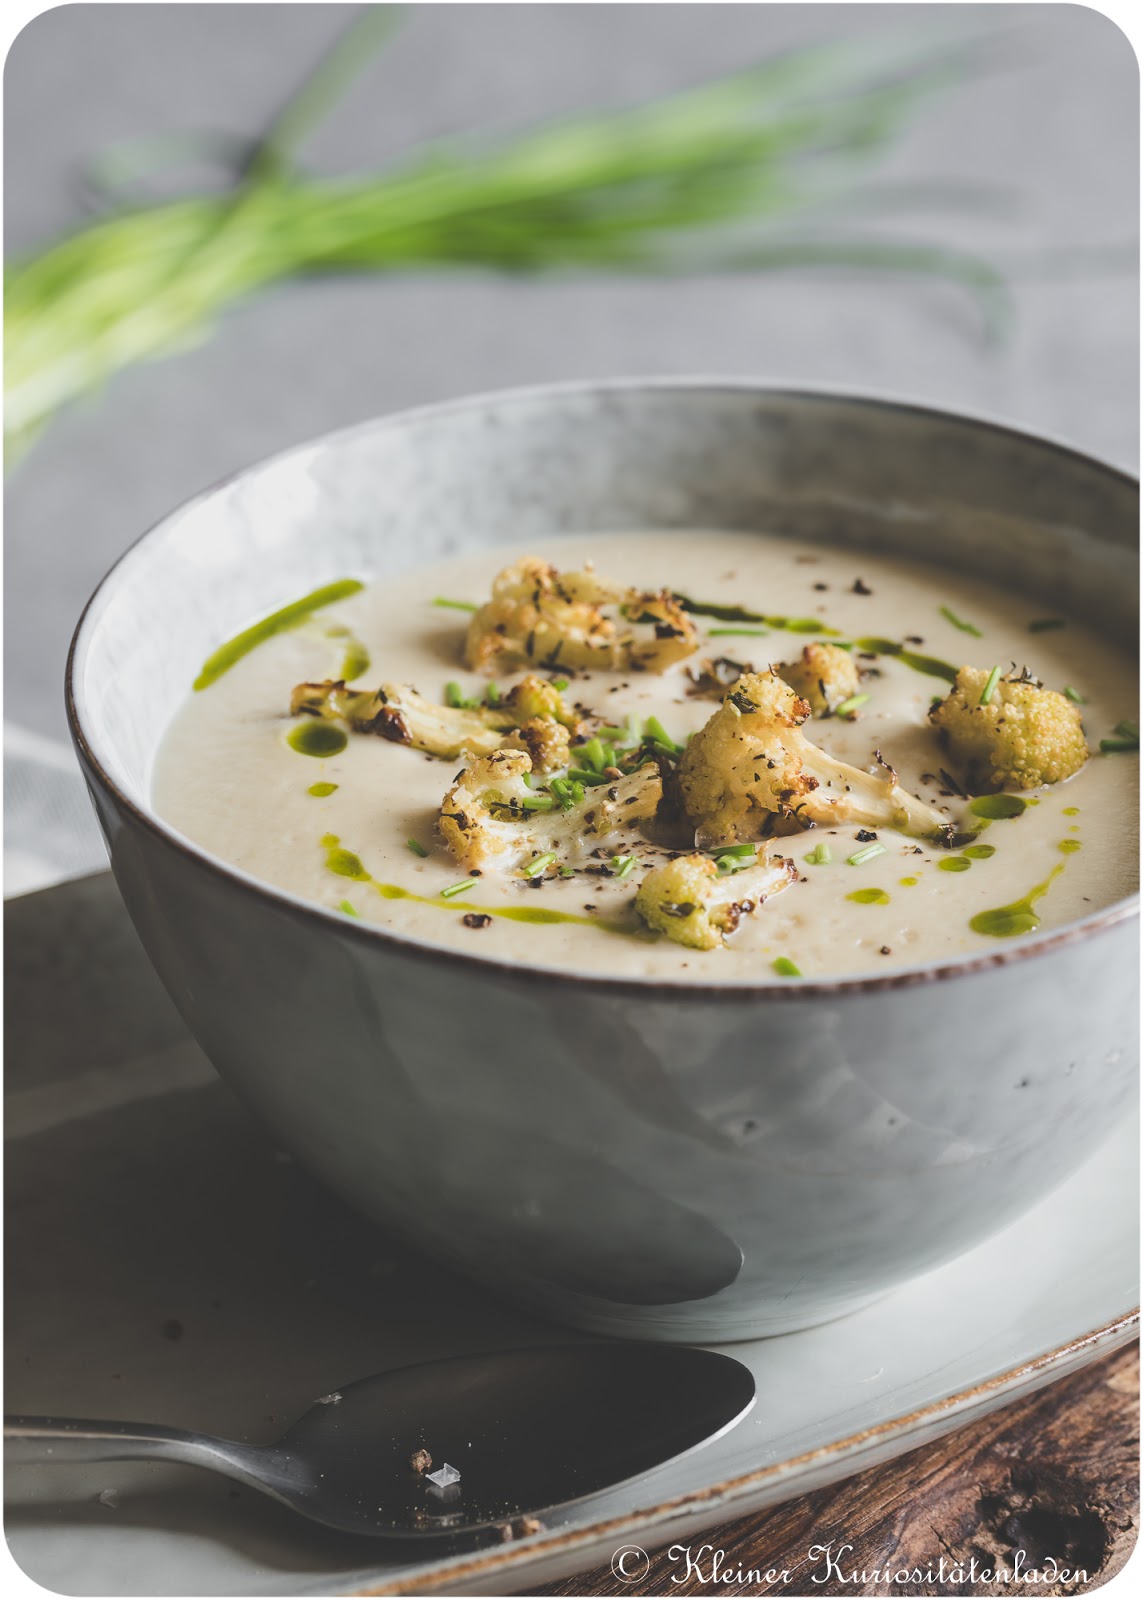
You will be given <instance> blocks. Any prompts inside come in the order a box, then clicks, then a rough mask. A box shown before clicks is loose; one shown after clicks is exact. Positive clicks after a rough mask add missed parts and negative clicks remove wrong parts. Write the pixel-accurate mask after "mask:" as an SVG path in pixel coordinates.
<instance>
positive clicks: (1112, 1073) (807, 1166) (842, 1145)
mask: <svg viewBox="0 0 1143 1600" xmlns="http://www.w3.org/2000/svg"><path fill="white" fill-rule="evenodd" d="M1137 516H1138V510H1137V487H1136V485H1135V484H1134V483H1133V482H1132V481H1131V480H1129V479H1128V478H1126V477H1124V476H1123V475H1121V474H1120V473H1118V472H1116V471H1114V470H1112V469H1111V468H1109V467H1106V466H1103V465H1100V464H1099V463H1097V462H1095V461H1092V460H1089V459H1087V458H1085V457H1083V456H1080V455H1077V454H1075V453H1074V452H1072V451H1070V450H1067V449H1065V448H1062V447H1061V446H1059V445H1055V444H1051V443H1049V442H1046V441H1043V440H1038V439H1034V438H1030V437H1027V436H1025V435H1022V434H1018V433H1014V432H1012V431H1010V430H1008V429H1005V428H1001V427H997V426H994V425H990V424H988V423H985V422H980V421H974V420H971V419H966V418H960V417H953V416H947V415H943V414H939V413H935V412H932V411H925V410H921V409H918V408H916V407H912V406H906V405H899V404H893V403H886V402H878V401H872V400H866V399H860V398H844V397H838V396H831V395H824V394H807V393H791V392H783V391H775V390H769V389H766V388H762V387H758V386H753V385H746V384H720V383H700V382H696V383H633V384H619V385H594V386H578V387H572V388H555V389H541V390H532V391H527V392H522V393H511V394H505V395H493V396H490V397H486V398H482V399H476V400H472V401H469V402H464V403H460V404H456V405H447V406H442V407H437V408H433V409H430V410H423V411H417V412H413V413H410V414H408V415H405V416H397V417H389V418H384V419H382V420H380V421H377V422H371V423H368V424H366V425H365V426H363V427H358V428H355V429H352V430H351V431H349V432H345V433H338V434H335V435H333V436H332V437H330V438H327V439H323V440H320V441H319V442H318V443H316V444H312V445H307V446H304V447H303V448H301V449H297V450H294V451H291V452H290V453H289V454H287V455H284V456H281V457H279V458H277V459H276V460H273V461H270V462H268V463H266V464H264V465H262V466H258V467H255V468H253V469H252V470H251V471H249V472H246V473H243V474H242V475H241V476H239V477H238V478H236V479H234V480H232V481H231V482H229V483H226V484H223V485H222V486H221V487H219V488H217V489H215V490H212V491H210V492H209V493H207V494H205V495H203V496H201V497H200V498H199V499H197V500H195V501H193V502H192V503H191V504H189V505H188V506H185V507H184V508H183V509H182V510H180V511H177V512H175V513H174V514H173V515H172V516H170V517H168V518H167V519H166V520H165V521H164V522H162V523H161V524H160V525H159V526H158V527H157V528H155V529H154V530H153V531H152V532H151V533H149V534H148V535H147V536H146V537H145V538H144V539H143V540H141V541H140V542H139V543H138V544H137V545H135V546H134V548H133V549H131V550H130V551H129V552H128V554H127V555H126V556H125V557H124V558H123V560H122V561H121V562H120V563H119V565H118V566H117V567H116V568H115V569H114V570H113V571H112V573H111V574H110V575H109V576H108V577H107V578H106V579H105V580H104V582H103V584H102V585H101V587H100V588H99V590H98V591H97V593H96V594H95V596H94V598H93V599H92V601H91V603H90V605H89V606H88V609H87V611H86V612H85V614H84V616H83V618H82V620H81V622H80V624H79V628H78V630H77V632H76V636H75V640H74V643H73V647H72V654H71V660H70V664H69V673H68V681H69V688H68V700H69V707H70V716H71V725H72V732H73V736H74V739H75V743H76V748H77V749H78V752H79V756H80V760H81V761H82V763H83V767H84V771H85V773H86V775H87V780H88V783H89V785H90V788H91V792H92V795H93V798H94V801H95V806H96V810H97V811H98V813H99V818H100V822H101V824H102V826H103V829H104V832H105V835H106V838H107V843H108V848H109V850H110V854H111V862H112V866H113V868H114V871H115V875H116V878H117V879H118V882H119V885H120V888H121V890H122V893H123V897H124V899H125V901H126V903H127V906H128V908H129V910H130V913H131V915H132V917H133V918H134V921H135V925H136V927H137V928H138V930H139V933H140V935H141V936H142V939H143V943H144V944H145V946H146V948H147V950H148V951H149V953H150V956H151V959H152V960H153V962H154V964H155V966H156V968H157V969H158V971H159V973H160V975H161V976H162V978H163V980H164V982H165V983H166V985H167V987H168V988H169V990H170V992H171V994H172V995H173V997H174V999H175V1001H176V1003H177V1004H178V1006H179V1007H180V1009H181V1011H182V1013H183V1015H184V1017H185V1018H186V1020H187V1023H188V1024H189V1026H190V1028H191V1029H192V1031H193V1032H194V1034H195V1035H196V1037H197V1038H198V1039H199V1041H200V1042H201V1044H202V1046H203V1048H204V1049H205V1050H206V1052H207V1054H208V1055H209V1056H210V1057H211V1059H212V1060H213V1061H214V1063H215V1064H216V1066H217V1067H218V1070H219V1071H220V1072H221V1073H222V1074H223V1075H224V1077H225V1078H226V1079H227V1080H228V1081H229V1082H230V1083H231V1084H232V1085H233V1086H234V1087H235V1088H236V1089H237V1090H238V1092H239V1093H240V1094H241V1095H242V1096H243V1097H244V1098H245V1099H246V1100H247V1101H248V1102H249V1104H250V1105H251V1106H253V1107H254V1108H255V1109H256V1111H257V1112H258V1113H259V1114H260V1115H261V1116H262V1117H263V1119H264V1120H265V1121H266V1122H267V1123H268V1124H269V1125H270V1126H271V1128H272V1129H273V1131H274V1133H275V1134H276V1136H277V1137H278V1138H279V1139H280V1140H281V1141H282V1142H283V1143H284V1144H286V1145H287V1146H289V1147H290V1148H291V1149H292V1150H293V1151H295V1152H296V1154H297V1155H298V1156H299V1157H300V1158H301V1159H302V1160H303V1161H304V1162H305V1163H307V1164H308V1165H309V1166H310V1167H311V1168H312V1169H313V1170H314V1171H315V1172H316V1173H318V1174H319V1175H320V1176H321V1177H323V1178H324V1179H325V1180H326V1181H327V1182H328V1183H329V1184H330V1185H332V1186H333V1187H334V1188H335V1189H337V1190H340V1191H341V1193H342V1194H343V1195H345V1196H347V1197H348V1198H349V1199H350V1200H351V1201H353V1202H354V1203H355V1204H356V1205H357V1206H359V1207H360V1208H361V1209H362V1210H363V1211H365V1212H367V1213H369V1214H370V1215H371V1216H373V1217H375V1218H376V1219H377V1220H378V1221H379V1222H381V1223H383V1224H385V1225H386V1226H388V1227H391V1228H396V1229H399V1230H400V1231H402V1232H403V1233H404V1234H406V1235H408V1236H411V1237H412V1238H413V1239H415V1240H419V1241H420V1242H421V1243H422V1244H423V1245H424V1246H425V1247H426V1248H427V1249H429V1250H430V1251H432V1252H434V1253H435V1254H436V1255H437V1256H439V1257H441V1258H442V1259H444V1260H445V1261H447V1262H450V1263H452V1264H453V1265H455V1266H456V1267H458V1268H460V1269H461V1270H462V1271H464V1272H466V1273H468V1274H470V1275H472V1276H474V1277H476V1278H479V1279H480V1280H482V1281H484V1282H486V1283H487V1284H489V1285H490V1286H494V1287H496V1288H498V1289H500V1290H502V1291H503V1292H505V1293H507V1294H509V1295H512V1296H515V1297H516V1298H517V1299H519V1300H520V1301H523V1302H527V1303H528V1304H530V1305H531V1306H533V1307H535V1308H538V1309H541V1310H544V1311H547V1312H549V1313H550V1314H551V1315H552V1316H553V1317H556V1318H558V1319H560V1320H562V1321H565V1322H568V1323H572V1324H575V1325H577V1326H579V1327H582V1328H587V1329H593V1330H597V1331H600V1332H606V1333H617V1334H633V1335H640V1336H643V1337H652V1338H656V1337H658V1338H665V1339H691V1340H707V1341H715V1340H721V1339H735V1338H743V1337H747V1336H752V1335H757V1334H767V1333H779V1332H782V1331H785V1330H788V1329H792V1328H799V1327H804V1326H806V1325H807V1324H810V1323H814V1322H818V1321H822V1320H824V1319H826V1318H829V1317H834V1316H837V1315H838V1314H840V1313H842V1312H845V1311H847V1310H848V1309H850V1308H852V1307H855V1306H858V1305H860V1304H862V1303H863V1302H865V1301H867V1300H869V1299H870V1298H872V1297H874V1296H876V1295H877V1294H879V1293H882V1292H883V1291H884V1290H886V1289H887V1288H888V1287H889V1286H890V1285H892V1284H893V1283H895V1282H897V1281H899V1280H901V1279H903V1278H905V1277H907V1276H910V1275H912V1274H915V1273H918V1272H921V1271H923V1270H925V1269H926V1268H928V1267H932V1266H934V1265H935V1264H937V1263H939V1262H940V1261H942V1260H944V1259H946V1258H948V1257H950V1256H952V1255H954V1254H956V1253H957V1252H959V1251H962V1250H964V1249H965V1248H966V1247H967V1246H969V1245H971V1244H973V1243H974V1242H975V1241H977V1240H979V1239H981V1238H982V1237H984V1236H985V1235H986V1234H988V1233H990V1232H991V1231H992V1230H994V1229H997V1228H999V1227H1000V1226H1002V1225H1003V1224H1004V1223H1005V1222H1007V1221H1008V1220H1009V1219H1011V1218H1012V1217H1014V1216H1016V1215H1017V1214H1018V1213H1019V1212H1021V1211H1022V1210H1024V1209H1025V1208H1027V1207H1028V1206H1030V1205H1031V1204H1032V1203H1033V1202H1034V1201H1036V1200H1037V1199H1038V1198H1040V1196H1041V1195H1043V1194H1044V1193H1045V1192H1046V1191H1047V1190H1049V1189H1050V1188H1052V1187H1053V1186H1054V1185H1055V1184H1057V1183H1058V1182H1059V1181H1060V1180H1061V1179H1062V1178H1064V1177H1065V1176H1066V1175H1067V1174H1068V1173H1069V1172H1070V1171H1071V1170H1072V1169H1073V1168H1074V1167H1075V1166H1076V1165H1077V1164H1078V1163H1079V1162H1080V1161H1081V1160H1082V1159H1083V1158H1084V1157H1085V1156H1086V1155H1087V1154H1088V1153H1089V1152H1090V1151H1091V1150H1093V1148H1095V1146H1096V1145H1097V1144H1098V1142H1099V1141H1100V1139H1101V1138H1102V1137H1103V1136H1104V1134H1105V1133H1106V1132H1107V1130H1108V1129H1109V1128H1110V1127H1111V1126H1112V1124H1113V1123H1114V1122H1115V1121H1116V1119H1117V1118H1118V1117H1119V1115H1120V1113H1121V1112H1122V1110H1123V1108H1124V1106H1125V1103H1126V1102H1127V1101H1128V1100H1129V1097H1130V1096H1131V1095H1132V1093H1133V1086H1134V1071H1135V1065H1136V1060H1137V1049H1136V1042H1135V1028H1136V974H1137V971H1138V958H1137V954H1136V931H1137V908H1136V905H1135V903H1134V902H1132V903H1122V904H1119V905H1115V906H1113V907H1111V908H1109V909H1104V910H1100V911H1098V912H1096V913H1094V914H1093V915H1091V916H1090V917H1088V918H1086V919H1084V920H1083V921H1082V922H1078V923H1076V924H1074V925H1072V926H1069V927H1067V928H1064V929H1062V930H1059V931H1055V932H1053V933H1050V934H1048V935H1043V936H1039V937H1034V938H1030V939H1028V940H1026V941H1023V942H1020V943H1016V944H1013V945H1002V946H999V947H998V948H997V950H996V952H995V954H992V953H989V955H988V956H987V957H986V958H984V959H966V960H963V961H960V962H957V963H953V964H952V965H949V966H945V967H941V968H933V967H927V968H918V969H915V970H911V971H905V972H903V973H897V974H894V975H891V976H887V977H878V978H873V979H869V980H864V981H860V980H858V981H843V982H836V983H817V982H813V983H804V984H801V985H798V986H790V985H787V986H779V987H775V986H773V985H765V984H760V985H759V986H758V987H757V988H752V987H736V988H733V989H730V988H727V989H719V988H717V987H714V986H711V987H694V986H687V987H682V986H673V985H670V984H664V983H661V982H655V981H651V980H642V981H609V980H608V979H606V978H590V979H589V978H583V977H577V976H576V975H575V974H574V973H563V972H554V971H545V970H542V969H538V968H537V969H531V968H528V967H526V966H522V965H509V964H506V963H504V962H503V961H500V960H497V959H495V958H489V957H486V956H483V955H481V954H479V953H473V954H471V955H470V954H468V953H467V952H459V951H455V950H443V949H436V948H433V947H431V946H429V945H427V944H423V943H419V942H416V941H413V940H410V939H403V938H401V937H400V936H399V935H397V934H394V933H391V932H388V931H384V930H380V929H376V928H371V927H368V926H362V925H360V924H355V923H352V922H350V921H348V920H347V919H346V918H345V917H342V916H338V915H336V914H330V913H327V912H325V911H323V910H321V909H319V908H318V907H316V906H313V905H309V904H306V903H304V902H302V901H299V900H297V899H294V898H292V897H291V896H290V895H288V894H285V893H282V892H280V891H278V890H275V889H272V888H268V887H266V886H265V885H263V884H261V883H258V882H256V881H254V880H253V879H251V878H249V877H247V876H245V875H244V874H243V873H242V872H241V871H239V870H237V869H235V868H233V867H230V866H227V865H226V864H224V863H222V862H220V861H217V860H214V859H212V858H211V857H210V856H208V855H207V854H206V853H204V852H203V851H202V850H200V849H199V848H197V847H196V846H195V845H193V844H191V843H189V842H188V841H187V840H186V839H184V838H182V837H180V836H178V835H177V834H176V833H175V832H174V831H173V830H172V829H171V828H169V827H168V826H166V825H165V824H164V823H163V821H162V820H161V819H160V818H159V817H157V816H156V815H155V813H154V811H153V810H152V808H151V804H150V799H149V786H150V778H151V766H152V762H153V759H154V754H155V748H156V745H157V744H158V742H159V740H160V738H161V736H162V734H163V731H164V727H165V725H166V723H167V721H168V718H169V716H170V713H171V711H172V709H173V708H174V707H175V706H176V705H177V704H178V703H179V702H180V700H181V699H182V697H183V696H184V695H185V693H186V692H187V686H188V685H189V683H190V682H191V680H192V678H193V677H194V674H195V672H196V670H197V669H198V667H199V665H200V664H201V662H202V661H203V660H204V659H205V657H206V656H207V655H208V654H209V653H210V651H211V650H212V649H213V648H214V647H215V646H216V645H217V644H218V643H219V642H220V641H221V640H222V639H225V638H227V637H229V636H230V635H232V634H234V633H235V632H237V631H238V630H239V629H240V628H241V627H242V626H244V625H245V624H246V623H248V622H249V621H250V619H251V618H252V617H254V616H257V615H259V614H261V613H263V612H266V611H268V610H270V609H272V608H274V607H276V606H278V605H280V604H282V603H283V602H285V601H286V600H288V599H290V598H292V597H294V596H296V595H298V594H302V593H305V592H307V591H308V590H310V589H312V588H314V587H316V586H317V585H318V584H320V583H322V582H324V581H327V580H328V579H330V578H331V577H335V576H340V575H342V574H343V573H345V572H361V573H364V574H368V573H372V574H376V575H378V576H382V575H384V574H386V573H394V572H399V571H401V570H403V569H405V568H407V567H410V566H413V565H414V564H421V563H424V562H431V561H434V560H437V559H439V558H443V557H445V556H448V555H451V554H452V553H453V552H454V551H457V550H461V549H471V548H478V547H486V546H491V545H495V544H497V543H500V542H504V541H506V540H520V539H524V538H526V537H527V536H528V535H529V534H534V535H535V536H536V537H537V538H540V537H544V536H547V535H551V534H556V533H565V532H571V531H580V530H592V531H593V532H594V531H596V530H601V531H603V532H606V531H608V530H616V529H629V528H645V527H648V526H653V527H656V528H661V529H662V530H663V533H664V539H665V540H667V539H670V538H672V537H682V538H686V537H688V533H687V530H688V529H692V528H695V527H704V526H705V527H725V528H735V529H747V530H750V529H772V530H779V531H781V532H783V533H786V534H789V535H793V536H795V537H797V538H800V539H805V540H807V541H811V542H812V541H813V540H816V539H824V538H829V539H835V540H836V539H840V540H844V541H848V542H850V543H852V544H853V545H854V547H855V548H859V549H875V550H879V551H902V552H905V553H907V554H909V555H918V554H919V555H923V556H925V557H928V558H931V559H933V560H935V561H955V562H966V561H973V560H980V561H982V562H986V563H987V566H988V569H989V571H990V572H991V574H992V575H993V577H994V579H995V580H996V581H997V582H998V583H1000V584H1004V583H1008V584H1011V585H1012V586H1014V587H1017V588H1019V589H1020V590H1022V591H1025V592H1027V593H1031V594H1035V595H1036V596H1037V597H1038V598H1041V599H1042V600H1043V601H1044V602H1045V604H1046V605H1048V606H1056V605H1058V606H1060V607H1064V606H1065V605H1066V607H1067V609H1068V611H1069V612H1071V613H1076V612H1079V613H1086V614H1088V615H1090V616H1091V617H1093V618H1098V620H1099V623H1100V625H1101V626H1102V627H1103V628H1105V629H1109V630H1113V631H1115V632H1117V633H1119V634H1120V635H1121V636H1122V637H1123V638H1124V640H1126V641H1128V642H1132V643H1133V642H1134V639H1135V635H1136V616H1135V606H1136V596H1137V581H1136V576H1135V571H1136V569H1135V561H1136V542H1137V541H1136V534H1137ZM209 1158H210V1152H209V1151H204V1152H203V1159H204V1161H209ZM1013 1272H1014V1279H1015V1280H1016V1282H1017V1284H1018V1278H1019V1263H1018V1262H1014V1263H1013ZM934 1310H935V1311H939V1307H937V1306H935V1307H934Z"/></svg>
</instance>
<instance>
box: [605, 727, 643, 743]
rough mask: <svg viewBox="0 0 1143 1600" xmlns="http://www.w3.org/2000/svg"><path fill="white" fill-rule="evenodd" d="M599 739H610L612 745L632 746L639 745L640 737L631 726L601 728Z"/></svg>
mask: <svg viewBox="0 0 1143 1600" xmlns="http://www.w3.org/2000/svg"><path fill="white" fill-rule="evenodd" d="M599 737H600V738H601V739H609V740H610V741H611V743H612V744H620V743H622V744H624V745H632V744H638V743H639V735H638V734H637V733H636V732H635V729H634V728H633V727H631V725H630V724H628V725H627V727H625V728H600V730H599Z"/></svg>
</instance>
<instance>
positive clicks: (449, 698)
mask: <svg viewBox="0 0 1143 1600" xmlns="http://www.w3.org/2000/svg"><path fill="white" fill-rule="evenodd" d="M444 698H445V705H446V706H452V707H454V708H455V709H457V710H459V709H460V708H461V707H463V706H464V705H465V704H466V701H465V698H464V690H463V689H462V688H461V686H460V684H459V683H446V684H445V690H444Z"/></svg>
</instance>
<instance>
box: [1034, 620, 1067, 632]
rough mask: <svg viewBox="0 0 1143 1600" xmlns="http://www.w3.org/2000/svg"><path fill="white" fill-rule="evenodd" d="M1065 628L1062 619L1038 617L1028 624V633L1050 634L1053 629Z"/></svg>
mask: <svg viewBox="0 0 1143 1600" xmlns="http://www.w3.org/2000/svg"><path fill="white" fill-rule="evenodd" d="M1064 626H1065V623H1064V619H1063V617H1038V618H1037V619H1036V621H1035V622H1030V623H1029V624H1028V632H1029V633H1050V632H1051V630H1052V629H1053V628H1062V627H1064Z"/></svg>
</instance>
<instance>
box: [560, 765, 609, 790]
mask: <svg viewBox="0 0 1143 1600" xmlns="http://www.w3.org/2000/svg"><path fill="white" fill-rule="evenodd" d="M568 777H569V778H571V779H573V780H574V781H575V782H576V783H586V784H590V785H591V786H592V787H593V788H598V787H599V785H600V784H604V783H610V782H611V779H610V778H605V777H604V776H603V774H602V773H601V772H591V771H590V770H589V769H588V768H587V767H569V768H568Z"/></svg>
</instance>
